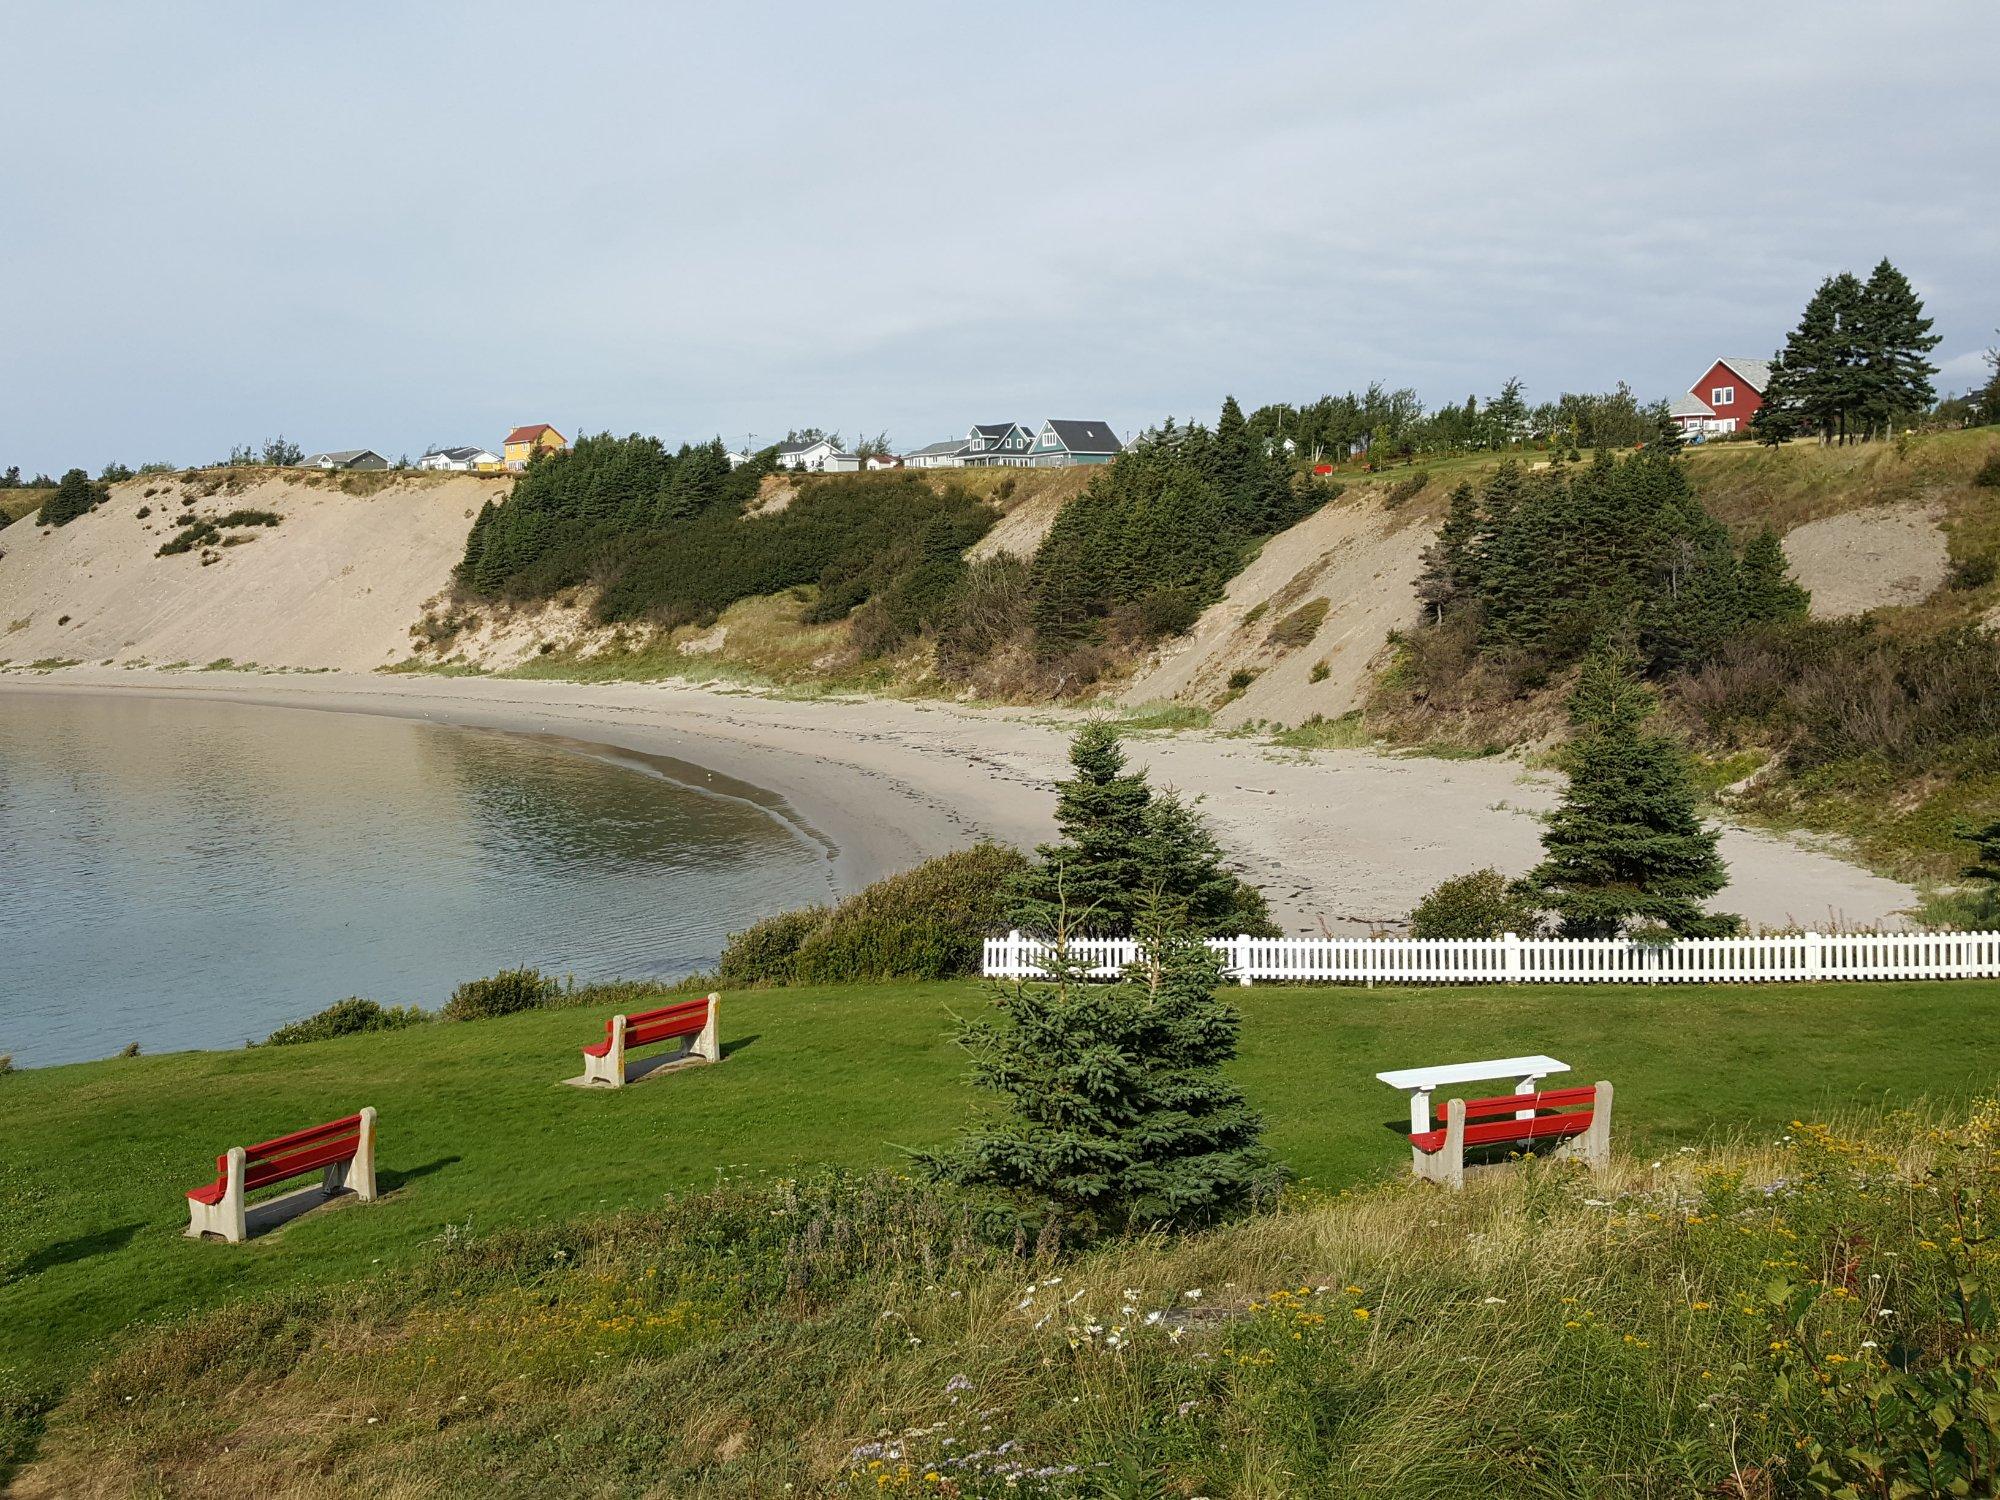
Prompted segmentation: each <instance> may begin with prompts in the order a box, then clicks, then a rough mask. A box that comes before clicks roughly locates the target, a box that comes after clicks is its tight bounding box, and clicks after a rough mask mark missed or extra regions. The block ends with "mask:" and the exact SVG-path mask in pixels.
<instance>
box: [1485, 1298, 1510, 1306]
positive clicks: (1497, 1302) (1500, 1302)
mask: <svg viewBox="0 0 2000 1500" xmlns="http://www.w3.org/2000/svg"><path fill="white" fill-rule="evenodd" d="M1480 1305H1481V1306H1482V1307H1505V1306H1506V1305H1507V1299H1506V1298H1505V1297H1484V1298H1481V1299H1480Z"/></svg>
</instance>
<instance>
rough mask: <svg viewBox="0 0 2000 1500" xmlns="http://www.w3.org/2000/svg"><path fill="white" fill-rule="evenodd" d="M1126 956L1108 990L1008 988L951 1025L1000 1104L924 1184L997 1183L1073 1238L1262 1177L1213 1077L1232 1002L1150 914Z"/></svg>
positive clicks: (1215, 1198) (1182, 942)
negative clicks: (1132, 957)
mask: <svg viewBox="0 0 2000 1500" xmlns="http://www.w3.org/2000/svg"><path fill="white" fill-rule="evenodd" d="M1152 916H1153V920H1152V921H1151V922H1150V923H1149V930H1148V932H1147V933H1146V935H1145V939H1144V942H1145V948H1144V953H1143V955H1142V957H1141V959H1140V961H1139V962H1138V963H1136V964H1134V965H1133V966H1132V967H1131V968H1130V969H1129V970H1128V971H1127V972H1126V974H1125V977H1124V978H1123V979H1122V980H1121V981H1120V982H1118V983H1116V984H1096V985H1093V984H1089V983H1086V982H1082V981H1081V980H1080V978H1079V976H1078V975H1077V974H1076V973H1075V972H1074V971H1073V970H1065V969H1062V968H1061V967H1060V965H1059V968H1058V973H1057V975H1056V978H1055V980H1054V982H1053V983H1050V984H1030V985H1023V986H1021V987H1020V988H1019V989H1018V990H1016V991H1015V992H1014V993H1013V994H1011V995H1009V996H1007V997H1006V998H1005V999H1004V1000H1003V1001H1002V1002H1001V1008H1002V1009H1003V1010H1004V1011H1005V1014H1006V1020H1005V1023H1004V1024H1001V1023H998V1022H994V1021H976V1022H973V1023H971V1024H969V1025H967V1026H966V1027H965V1028H964V1029H963V1030H962V1032H961V1033H960V1040H961V1043H962V1045H964V1046H965V1047H966V1049H967V1050H968V1051H969V1052H970V1053H971V1054H972V1057H973V1073H972V1078H973V1082H974V1083H975V1084H976V1085H977V1086H979V1087H980V1088H983V1089H990V1090H993V1091H994V1092H996V1093H999V1094H1001V1095H1003V1096H1005V1099H1006V1101H1007V1106H1008V1108H1007V1113H1006V1114H1005V1115H1003V1116H1000V1117H999V1118H996V1119H994V1120H992V1121H990V1122H989V1123H987V1124H984V1125H982V1126H980V1127H977V1128H975V1129H973V1130H971V1131H969V1132H968V1133H967V1134H966V1135H965V1136H964V1138H962V1139H961V1140H960V1141H959V1142H957V1143H956V1144H955V1145H954V1146H951V1147H948V1148H946V1149H945V1150H943V1151H939V1152H933V1153H927V1154H925V1155H923V1156H922V1157H920V1160H921V1161H922V1162H923V1163H924V1165H925V1166H926V1167H927V1168H928V1169H929V1171H930V1172H931V1173H932V1174H933V1175H934V1176H936V1177H938V1178H940V1179H943V1180H945V1181H949V1182H954V1183H958V1184H960V1185H962V1186H968V1187H986V1188H994V1189H998V1190H1000V1191H1002V1192H1004V1193H1006V1194H1008V1195H1009V1196H1010V1197H1012V1198H1013V1199H1014V1200H1015V1201H1016V1202H1018V1203H1020V1204H1022V1205H1023V1206H1028V1207H1032V1208H1036V1209H1040V1210H1042V1211H1044V1212H1047V1213H1050V1214H1052V1215H1053V1216H1054V1217H1055V1218H1056V1220H1057V1221H1058V1223H1059V1226H1060V1227H1061V1228H1066V1229H1069V1230H1072V1231H1074V1230H1081V1231H1083V1232H1085V1233H1089V1232H1103V1231H1112V1232H1116V1231H1121V1230H1146V1229H1155V1228H1173V1227H1183V1226H1192V1225H1197V1224H1203V1223H1207V1222H1210V1221H1212V1220H1214V1219H1217V1218H1219V1217H1222V1216H1223V1215H1225V1214H1227V1213H1229V1212H1230V1211H1231V1210H1233V1209H1236V1208H1238V1207H1240V1206H1242V1205H1243V1204H1244V1203H1245V1202H1247V1201H1248V1200H1249V1198H1250V1197H1251V1196H1252V1194H1253V1193H1254V1192H1255V1191H1256V1190H1257V1188H1258V1187H1259V1186H1260V1184H1263V1183H1265V1182H1269V1181H1271V1180H1272V1179H1273V1178H1274V1177H1275V1172H1274V1170H1273V1166H1272V1162H1271V1159H1270V1156H1269V1154H1268V1153H1267V1152H1266V1151H1265V1149H1264V1147H1263V1146H1262V1144H1261V1142H1260V1136H1261V1134H1262V1131H1263V1120H1262V1118H1261V1117H1260V1116H1259V1115H1258V1114H1257V1113H1256V1111H1254V1110H1252V1109H1251V1108H1250V1107H1249V1105H1248V1104H1247V1103H1246V1102H1245V1101H1244V1098H1243V1094H1242V1092H1241V1090H1239V1089H1238V1088H1237V1087H1236V1086H1235V1085H1234V1084H1232V1083H1231V1082H1230V1081H1229V1080H1228V1079H1227V1078H1226V1077H1224V1075H1223V1073H1222V1067H1223V1065H1224V1064H1225V1063H1227V1062H1228V1061H1229V1060H1230V1059H1231V1058H1233V1057H1234V1056H1235V1055H1236V1038H1237V1018H1236V1014H1235V1011H1234V1010H1233V1009H1232V1008H1231V1007H1230V1006H1229V1005H1227V1004H1226V1003H1224V1002H1222V1001H1220V1000H1218V999H1217V998H1216V994H1215V991H1216V986H1217V984H1218V983H1219V982H1220V980H1221V970H1220V963H1219V960H1218V959H1217V957H1216V956H1215V955H1214V954H1212V953H1210V952H1209V951H1208V950H1207V948H1206V947H1204V946H1203V945H1202V944H1201V943H1200V942H1199V941H1198V940H1197V939H1195V938H1194V937H1193V936H1191V935H1189V934H1187V933H1185V932H1177V931H1175V930H1174V928H1173V925H1172V923H1171V921H1170V920H1169V919H1167V918H1166V917H1165V915H1164V914H1163V913H1162V912H1161V911H1160V910H1159V908H1157V907H1156V908H1155V909H1154V911H1153V914H1152Z"/></svg>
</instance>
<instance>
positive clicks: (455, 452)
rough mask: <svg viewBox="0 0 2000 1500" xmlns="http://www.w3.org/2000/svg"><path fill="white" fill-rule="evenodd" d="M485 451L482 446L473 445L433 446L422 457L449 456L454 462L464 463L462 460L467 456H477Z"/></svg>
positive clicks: (467, 457)
mask: <svg viewBox="0 0 2000 1500" xmlns="http://www.w3.org/2000/svg"><path fill="white" fill-rule="evenodd" d="M486 451H487V450H486V449H484V448H478V447H473V448H433V449H431V451H430V452H428V453H426V454H425V455H424V457H425V458H449V459H451V460H453V461H454V462H456V463H464V462H465V461H466V460H467V459H469V458H477V457H478V456H479V455H480V454H482V453H484V452H486Z"/></svg>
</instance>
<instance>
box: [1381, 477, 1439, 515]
mask: <svg viewBox="0 0 2000 1500" xmlns="http://www.w3.org/2000/svg"><path fill="white" fill-rule="evenodd" d="M1430 482H1431V476H1430V475H1429V474H1427V473H1426V472H1424V470H1422V469H1419V470H1417V472H1416V473H1414V474H1410V475H1406V476H1405V477H1404V478H1402V479H1399V480H1397V481H1396V482H1395V483H1394V484H1393V485H1391V486H1390V487H1389V493H1388V494H1386V495H1384V496H1383V497H1382V504H1383V505H1385V506H1386V507H1388V508H1389V509H1390V510H1394V509H1395V508H1396V507H1397V506H1399V505H1401V504H1402V503H1403V502H1404V501H1406V500H1414V499H1416V498H1417V496H1419V495H1421V494H1422V493H1423V492H1424V490H1425V489H1426V488H1427V487H1428V486H1429V484H1430Z"/></svg>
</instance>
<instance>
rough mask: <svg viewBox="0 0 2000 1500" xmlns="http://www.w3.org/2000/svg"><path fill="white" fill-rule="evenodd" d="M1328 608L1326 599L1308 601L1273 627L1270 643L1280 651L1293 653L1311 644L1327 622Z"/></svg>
mask: <svg viewBox="0 0 2000 1500" xmlns="http://www.w3.org/2000/svg"><path fill="white" fill-rule="evenodd" d="M1327 608H1328V602H1327V601H1326V600H1324V599H1309V600H1307V601H1306V602H1305V603H1304V604H1301V605H1300V606H1299V607H1298V608H1297V609H1295V610H1293V611H1292V612H1291V613H1290V614H1288V615H1286V616H1285V617H1284V618H1283V619H1281V620H1279V621H1278V623H1277V624H1275V625H1273V626H1272V627H1271V634H1270V637H1269V639H1270V643H1271V644H1272V645H1273V646H1275V647H1277V649H1278V650H1280V651H1293V650H1296V649H1297V648H1298V647H1300V646H1304V645H1307V644H1309V643H1310V642H1311V640H1312V638H1313V637H1314V636H1316V635H1318V634H1319V628H1320V626H1321V625H1323V624H1324V623H1325V622H1326V612H1327Z"/></svg>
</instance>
